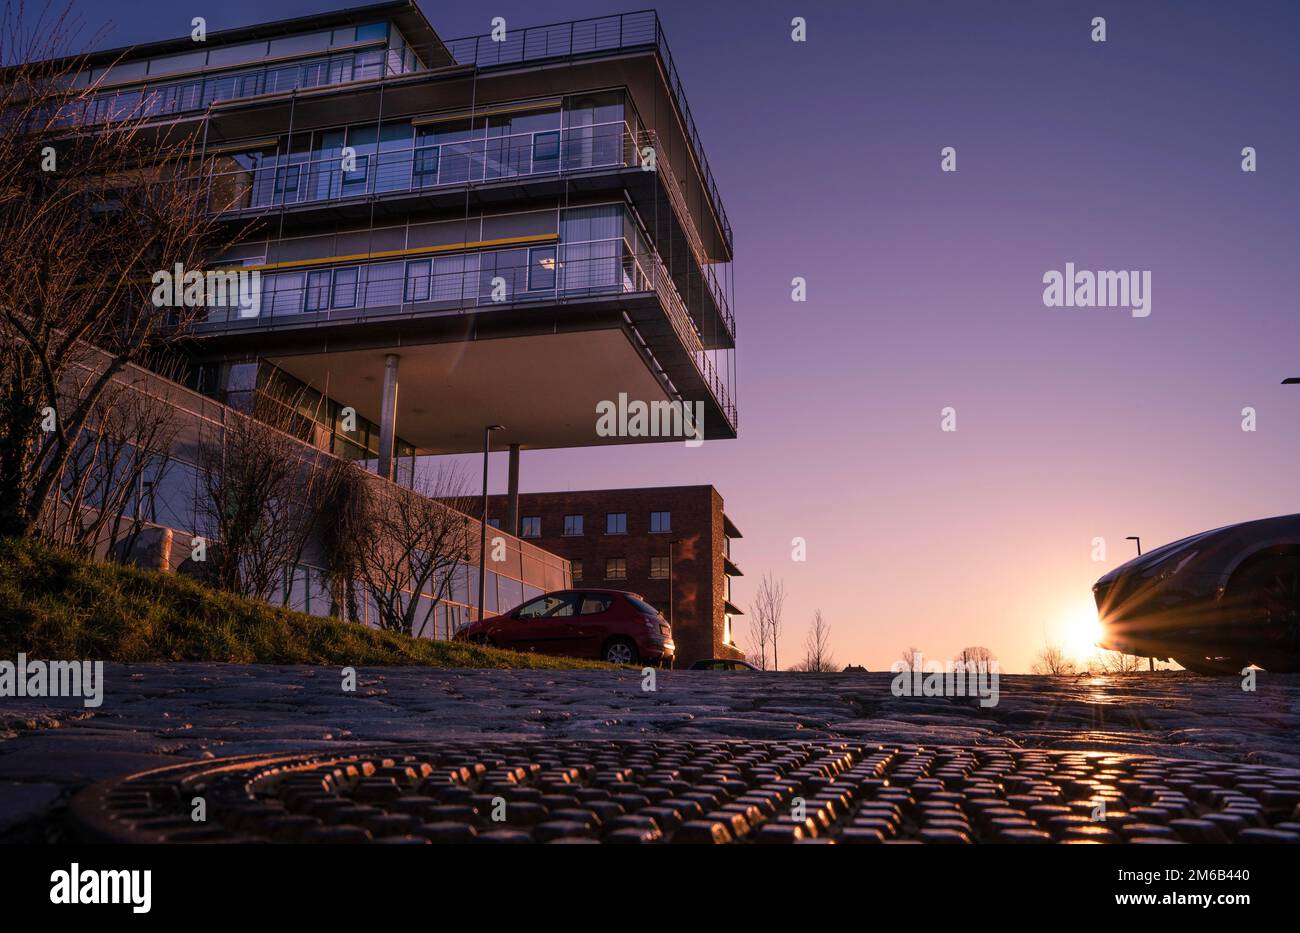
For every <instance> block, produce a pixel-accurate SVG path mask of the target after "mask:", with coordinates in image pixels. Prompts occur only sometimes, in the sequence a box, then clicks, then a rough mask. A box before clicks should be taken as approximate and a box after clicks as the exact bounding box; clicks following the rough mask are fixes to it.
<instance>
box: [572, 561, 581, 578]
mask: <svg viewBox="0 0 1300 933" xmlns="http://www.w3.org/2000/svg"><path fill="white" fill-rule="evenodd" d="M569 567H570V569H571V570H572V571H573V579H574V581H575V582H576V581H578V580H581V579H582V561H580V560H571V561H569Z"/></svg>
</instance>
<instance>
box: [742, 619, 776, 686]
mask: <svg viewBox="0 0 1300 933" xmlns="http://www.w3.org/2000/svg"><path fill="white" fill-rule="evenodd" d="M770 636H771V633H770V632H769V631H768V628H767V626H766V625H764V624H763V620H762V619H760V618H759V617H758V616H757V614H755V612H754V609H753V606H752V605H751V606H750V610H749V631H748V633H747V638H746V640H747V643H748V644H747V647H746V649H745V660H747V661H749V663H750V664H752V665H754V666H755V667H757V668H758V669H759V670H760V671H765V670H767V654H768V639H769V638H770Z"/></svg>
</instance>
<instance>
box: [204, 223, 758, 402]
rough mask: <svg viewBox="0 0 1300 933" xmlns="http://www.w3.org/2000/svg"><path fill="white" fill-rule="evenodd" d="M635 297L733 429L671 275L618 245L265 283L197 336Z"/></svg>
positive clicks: (492, 254) (648, 256) (464, 257)
mask: <svg viewBox="0 0 1300 933" xmlns="http://www.w3.org/2000/svg"><path fill="white" fill-rule="evenodd" d="M362 269H364V270H365V272H364V274H362V273H361V270H362ZM340 272H343V273H344V275H343V276H340V275H339V273H340ZM635 293H653V294H654V295H655V296H656V297H657V298H658V301H659V304H660V306H661V307H662V308H663V310H664V313H665V314H666V315H667V316H668V319H669V321H670V322H671V324H672V326H673V330H674V332H675V333H676V334H677V337H678V340H679V341H680V343H681V345H682V348H683V349H684V350H685V351H686V353H687V354H688V355H689V356H690V357H691V359H692V361H693V362H694V364H695V367H696V369H697V371H698V372H699V375H700V377H701V379H702V380H703V381H704V383H705V385H706V386H708V388H709V391H710V392H712V393H713V396H714V399H715V400H716V401H717V403H718V405H719V407H720V408H721V409H722V410H723V411H724V413H726V415H727V417H728V419H729V420H730V422H731V424H732V425H733V426H734V425H735V423H736V406H735V403H734V402H733V401H732V399H731V397H730V393H729V391H728V387H727V385H726V381H725V379H723V378H722V375H721V374H720V373H719V372H718V371H717V368H716V367H715V366H714V365H713V362H712V360H711V359H710V358H709V353H710V351H708V350H706V349H705V348H704V345H703V342H702V341H701V338H700V334H699V331H698V330H697V328H696V326H695V322H694V320H693V319H692V318H691V315H690V313H689V311H688V310H687V308H686V304H685V302H684V301H683V300H682V297H681V295H680V293H679V292H678V291H677V287H676V285H675V284H674V281H673V277H672V275H671V274H669V272H668V270H667V269H666V268H665V267H664V265H663V261H662V260H661V259H660V258H659V255H658V254H657V253H655V252H654V251H653V250H650V249H645V250H643V251H641V252H636V251H634V250H633V248H632V246H631V245H630V244H629V243H628V242H627V241H626V240H623V239H621V238H617V239H609V240H593V241H588V242H584V243H566V244H560V243H549V244H540V245H535V246H529V247H518V248H512V249H500V250H480V251H475V252H459V253H443V254H439V255H437V256H434V257H423V258H418V259H407V260H401V261H392V262H375V263H369V264H366V265H365V266H355V265H354V266H340V267H337V268H334V269H323V270H320V269H304V270H301V271H292V272H287V273H278V274H276V275H269V276H264V277H262V279H261V292H260V296H259V303H258V305H257V306H256V307H255V308H243V309H241V308H240V307H239V306H238V305H237V304H235V303H234V299H232V303H231V304H229V305H227V306H225V307H218V308H213V309H211V310H210V312H209V315H208V318H207V321H206V322H204V323H203V324H200V325H199V326H198V327H197V332H198V333H199V334H202V333H203V332H205V331H208V332H210V331H212V330H226V329H239V328H243V327H252V328H256V327H266V326H275V325H276V324H280V323H310V324H324V323H329V322H338V321H344V320H347V321H352V320H356V319H358V318H366V317H391V316H393V315H411V316H414V315H417V314H421V313H429V312H435V313H436V312H444V313H445V312H462V313H463V312H466V311H470V310H474V309H477V308H480V307H491V306H495V305H502V304H515V303H521V302H533V301H536V302H546V303H550V304H555V303H563V302H565V301H569V300H573V299H577V298H596V297H602V296H613V295H621V294H635Z"/></svg>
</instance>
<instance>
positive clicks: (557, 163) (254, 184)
mask: <svg viewBox="0 0 1300 933" xmlns="http://www.w3.org/2000/svg"><path fill="white" fill-rule="evenodd" d="M647 147H653V148H654V149H655V151H656V158H655V166H656V171H657V172H658V173H659V175H660V178H661V180H662V182H663V187H664V190H665V191H666V192H667V194H668V197H669V200H670V201H671V202H672V203H673V205H674V208H675V210H676V211H677V213H678V217H679V218H680V224H681V227H682V229H683V230H684V231H686V234H687V237H688V239H689V240H690V241H691V244H692V250H693V251H694V252H695V257H696V266H697V267H698V268H699V270H700V279H701V280H702V282H703V284H704V285H705V287H706V288H708V290H709V294H710V296H711V297H712V300H713V304H714V306H715V307H716V308H717V309H718V314H719V316H720V317H721V320H722V324H723V326H724V327H725V328H726V330H727V333H728V334H729V335H730V336H731V337H732V339H734V338H735V334H736V323H735V318H734V317H733V315H732V312H731V308H730V305H729V303H728V301H727V296H726V289H725V287H724V286H723V283H722V282H720V281H719V279H718V276H717V274H716V273H715V272H714V270H713V268H712V266H711V264H709V263H707V262H705V261H704V259H705V257H704V250H703V247H702V246H701V245H699V242H698V240H699V235H698V232H697V231H696V230H695V227H694V225H693V224H692V223H691V217H690V213H689V209H688V208H687V205H686V202H685V198H684V196H683V194H682V192H681V188H680V186H679V184H678V182H677V179H676V177H675V176H674V175H673V172H672V169H671V167H670V165H669V163H668V160H667V159H664V158H662V157H660V156H658V154H657V153H658V151H659V142H658V140H657V138H656V137H655V135H654V134H653V133H648V132H642V133H639V134H635V136H634V134H633V132H632V129H631V127H629V126H628V125H627V124H626V123H624V122H622V121H611V122H605V123H594V124H588V125H585V126H571V127H567V128H564V129H549V130H537V131H532V132H527V133H516V134H512V135H501V136H491V137H480V138H478V139H472V140H465V141H456V142H446V143H441V144H436V145H423V146H422V145H407V146H404V147H402V148H393V149H383V148H381V149H380V151H378V152H375V151H369V152H361V153H356V154H355V158H354V159H352V160H350V161H349V162H348V167H346V168H345V167H344V160H343V156H342V151H341V150H332V151H330V152H329V153H328V154H326V153H320V154H317V155H315V156H314V157H313V156H309V155H307V154H303V155H301V156H299V155H289V156H267V157H254V156H242V157H234V156H226V157H220V156H219V157H216V158H217V163H218V164H220V163H221V162H222V161H223V160H224V161H227V162H234V161H238V160H240V159H245V160H247V161H248V163H249V164H247V165H239V166H238V167H236V168H232V169H226V170H222V171H216V172H213V173H212V174H210V175H208V176H207V184H208V188H209V190H208V204H209V207H210V209H211V210H213V211H217V212H220V213H227V212H240V211H256V210H267V209H273V208H283V207H292V206H298V205H310V204H318V203H326V202H338V201H344V200H347V199H350V198H365V197H371V196H375V195H385V194H400V193H410V192H420V191H430V190H433V189H437V188H443V187H454V186H458V185H466V184H485V183H490V182H496V181H505V180H509V179H513V178H527V177H537V176H546V175H556V176H562V175H565V174H570V173H578V172H585V171H590V170H592V169H600V168H626V167H635V166H638V165H639V164H640V161H641V154H642V152H643V151H644V150H645V149H646V148H647ZM372 148H373V147H372Z"/></svg>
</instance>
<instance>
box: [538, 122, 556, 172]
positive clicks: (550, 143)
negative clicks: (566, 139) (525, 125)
mask: <svg viewBox="0 0 1300 933" xmlns="http://www.w3.org/2000/svg"><path fill="white" fill-rule="evenodd" d="M559 157H560V133H559V131H558V130H555V131H552V132H550V133H534V134H533V163H534V167H535V168H537V167H538V166H537V165H536V163H538V162H554V161H555V160H557V159H558V158H559Z"/></svg>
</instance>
